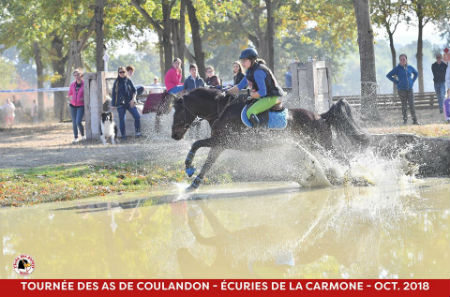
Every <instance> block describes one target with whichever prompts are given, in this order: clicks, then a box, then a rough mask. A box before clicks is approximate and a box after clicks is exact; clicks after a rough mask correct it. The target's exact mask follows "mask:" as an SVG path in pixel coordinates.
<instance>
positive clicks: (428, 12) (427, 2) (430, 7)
mask: <svg viewBox="0 0 450 297" xmlns="http://www.w3.org/2000/svg"><path fill="white" fill-rule="evenodd" d="M409 7H410V10H411V11H412V12H413V13H414V14H415V15H416V17H417V30H418V33H417V53H416V58H417V71H418V72H419V77H418V79H419V93H423V92H424V87H423V28H424V27H425V26H426V25H427V24H428V23H430V22H433V21H438V20H439V19H440V18H441V17H442V16H443V15H445V13H446V8H448V7H449V1H448V0H411V2H410V6H409Z"/></svg>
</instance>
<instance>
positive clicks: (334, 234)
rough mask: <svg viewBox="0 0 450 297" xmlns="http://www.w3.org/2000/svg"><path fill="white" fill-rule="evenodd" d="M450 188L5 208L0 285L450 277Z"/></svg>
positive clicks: (293, 190) (213, 193)
mask: <svg viewBox="0 0 450 297" xmlns="http://www.w3.org/2000/svg"><path fill="white" fill-rule="evenodd" d="M449 208H450V180H449V179H426V180H423V181H417V180H414V181H408V182H405V183H399V184H395V185H394V184H393V185H392V186H373V187H350V186H346V187H336V188H327V189H317V190H301V189H299V187H298V185H297V184H295V183H289V182H282V183H250V184H232V185H226V186H214V187H211V186H209V187H207V186H205V187H204V188H203V189H202V190H201V191H200V192H198V193H196V194H192V195H190V196H180V195H179V194H178V190H177V189H176V186H173V187H172V188H171V189H169V190H168V191H165V192H153V193H151V194H148V193H147V194H140V195H135V196H133V197H122V196H116V197H109V198H104V197H103V198H95V199H88V200H81V201H77V202H65V203H52V204H43V205H38V206H34V207H27V208H20V209H0V224H1V225H0V239H1V242H0V243H1V244H2V245H1V247H2V250H0V277H1V278H16V277H18V275H17V274H16V273H15V272H14V271H13V269H12V263H13V260H14V258H15V257H16V256H17V255H19V254H21V253H25V254H28V255H31V256H32V257H33V258H34V260H35V263H36V268H35V270H34V272H33V274H32V275H31V277H32V278H109V277H114V278H179V277H186V278H197V277H207V278H225V277H235V278H247V277H249V278H252V277H257V278H266V277H267V278H272V277H276V278H281V277H293V278H341V277H344V278H347V277H350V278H378V277H387V278H392V277H394V278H395V277H398V278H444V277H448V275H450V255H449V254H450V238H449V237H450V209H449Z"/></svg>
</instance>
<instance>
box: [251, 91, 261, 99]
mask: <svg viewBox="0 0 450 297" xmlns="http://www.w3.org/2000/svg"><path fill="white" fill-rule="evenodd" d="M250 97H252V98H255V99H256V98H259V97H261V95H259V93H258V92H255V91H252V92H251V93H250Z"/></svg>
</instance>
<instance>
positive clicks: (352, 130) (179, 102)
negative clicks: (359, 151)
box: [172, 88, 367, 191]
mask: <svg viewBox="0 0 450 297" xmlns="http://www.w3.org/2000/svg"><path fill="white" fill-rule="evenodd" d="M174 101H175V103H174V107H175V113H174V116H173V124H172V138H173V139H175V140H180V139H182V138H183V136H184V134H185V133H186V131H187V130H188V129H189V127H190V125H191V124H192V122H193V121H194V120H195V119H196V118H197V117H199V118H202V119H204V120H206V121H208V122H209V125H210V127H211V137H210V138H206V139H202V140H198V141H196V142H194V144H193V145H192V147H191V150H190V151H189V153H188V155H187V157H186V161H185V165H186V173H187V174H188V176H192V175H193V174H194V171H195V169H194V168H193V167H192V161H193V159H194V156H195V153H196V152H197V150H198V149H199V148H201V147H210V148H211V149H210V151H209V154H208V157H207V159H206V162H205V164H204V165H203V167H202V169H201V171H200V173H199V174H198V175H197V177H196V178H195V179H194V181H193V182H192V184H191V185H190V186H189V187H188V188H187V190H188V191H189V190H194V189H196V188H198V187H199V185H200V183H201V182H202V180H203V178H204V177H205V174H206V173H207V172H208V170H209V169H210V168H211V166H212V165H213V164H214V162H215V161H216V160H217V158H218V157H219V155H220V154H221V153H222V152H223V151H224V150H226V149H236V150H247V151H248V150H259V149H262V148H264V147H270V146H275V145H277V144H279V143H281V142H282V141H283V139H285V138H286V137H287V136H292V137H294V139H300V137H305V136H306V137H310V138H311V140H313V141H314V142H316V143H318V144H320V145H321V146H322V147H324V148H325V149H331V148H332V136H333V135H332V127H333V128H334V129H335V130H336V131H337V132H339V133H341V134H345V135H346V136H347V137H348V139H350V140H351V141H352V142H354V143H364V142H366V141H367V136H366V135H365V133H364V132H363V131H362V130H361V129H360V128H359V127H358V125H357V124H356V123H355V121H354V120H353V117H352V114H351V109H350V105H349V104H348V103H347V102H346V101H345V100H340V101H338V102H337V103H336V104H333V106H331V108H330V109H329V110H328V111H327V112H325V113H323V114H321V115H316V114H314V113H313V112H311V111H308V110H305V109H301V108H299V109H290V110H289V113H288V114H289V118H288V126H287V128H286V129H285V130H282V131H279V130H267V129H252V128H248V127H246V126H245V125H244V124H243V123H242V121H241V111H242V108H243V107H244V106H245V104H246V102H243V101H241V100H239V97H237V96H234V95H231V94H225V93H222V92H221V91H219V90H216V89H205V88H199V89H195V90H193V91H191V92H190V93H188V94H186V95H184V96H183V97H182V98H175V99H174Z"/></svg>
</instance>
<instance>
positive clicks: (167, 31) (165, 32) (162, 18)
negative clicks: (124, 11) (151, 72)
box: [131, 0, 175, 73]
mask: <svg viewBox="0 0 450 297" xmlns="http://www.w3.org/2000/svg"><path fill="white" fill-rule="evenodd" d="M131 4H132V5H133V6H134V7H135V8H136V9H137V11H138V12H139V13H140V14H141V15H142V16H143V17H144V19H145V20H146V21H147V23H148V24H149V25H151V27H152V28H153V29H154V30H155V31H156V32H157V33H158V36H159V37H160V38H161V39H160V42H161V43H162V48H163V53H164V69H161V72H164V73H165V72H167V71H168V70H169V69H170V67H172V59H173V51H172V40H171V37H170V35H171V24H170V23H171V21H170V16H171V11H172V8H173V6H174V4H175V3H174V1H168V0H161V1H160V3H156V1H155V2H153V1H151V2H146V1H141V0H131ZM156 4H157V5H156ZM144 5H146V6H147V8H146V7H144ZM161 12H162V15H161ZM153 15H155V16H153Z"/></svg>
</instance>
